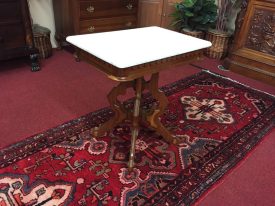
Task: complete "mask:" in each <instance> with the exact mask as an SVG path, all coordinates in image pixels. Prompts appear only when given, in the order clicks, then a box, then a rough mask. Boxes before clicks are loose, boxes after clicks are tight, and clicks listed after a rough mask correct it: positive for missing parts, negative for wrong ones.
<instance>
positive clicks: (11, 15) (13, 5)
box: [0, 0, 22, 22]
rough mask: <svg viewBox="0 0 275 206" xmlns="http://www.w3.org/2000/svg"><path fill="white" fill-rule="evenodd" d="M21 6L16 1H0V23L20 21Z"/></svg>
mask: <svg viewBox="0 0 275 206" xmlns="http://www.w3.org/2000/svg"><path fill="white" fill-rule="evenodd" d="M21 15H22V12H21V4H20V2H18V0H9V1H7V0H4V1H3V0H2V1H1V0H0V21H1V22H6V21H10V20H18V19H21V18H22V17H21Z"/></svg>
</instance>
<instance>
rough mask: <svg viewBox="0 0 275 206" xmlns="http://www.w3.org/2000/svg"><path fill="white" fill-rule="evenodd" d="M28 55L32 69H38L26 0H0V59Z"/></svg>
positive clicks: (36, 53) (36, 51)
mask: <svg viewBox="0 0 275 206" xmlns="http://www.w3.org/2000/svg"><path fill="white" fill-rule="evenodd" d="M23 56H29V57H30V59H31V62H32V65H31V66H32V71H37V70H39V69H40V68H39V64H38V50H37V49H36V48H35V47H34V42H33V34H32V28H31V21H30V14H29V8H28V4H27V1H26V0H0V61H2V60H10V59H13V58H17V57H23Z"/></svg>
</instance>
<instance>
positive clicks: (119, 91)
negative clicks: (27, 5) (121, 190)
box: [93, 73, 178, 170]
mask: <svg viewBox="0 0 275 206" xmlns="http://www.w3.org/2000/svg"><path fill="white" fill-rule="evenodd" d="M158 79H159V73H154V74H152V76H151V79H150V80H149V81H145V80H144V77H141V78H137V79H134V80H132V81H127V82H120V83H119V85H118V86H116V87H114V88H113V89H112V90H111V91H110V93H109V94H108V100H109V102H110V105H111V108H112V109H113V111H114V113H115V114H114V116H113V117H112V118H111V119H110V120H108V121H107V122H105V123H104V124H102V125H100V126H99V127H96V128H94V130H93V135H94V136H96V137H98V136H103V135H104V134H105V133H106V132H107V131H109V130H111V129H112V128H114V127H115V126H117V125H118V124H119V123H121V122H122V121H124V120H130V121H131V122H132V134H131V135H132V138H131V148H130V156H129V163H128V166H129V169H130V170H132V169H133V167H134V156H135V143H136V138H137V136H138V132H139V125H140V123H141V122H143V121H145V122H146V123H147V124H148V125H149V127H150V128H152V129H154V130H155V131H156V132H157V133H158V134H159V135H161V136H162V137H163V138H164V139H165V140H166V141H167V142H169V143H173V144H177V143H178V142H177V139H176V138H174V137H173V136H172V135H171V133H170V132H169V131H168V130H167V129H166V128H165V127H164V126H163V125H162V123H161V122H160V118H159V117H160V116H161V115H162V114H163V113H164V110H165V108H166V106H167V105H168V99H167V97H166V96H165V94H164V93H163V92H161V91H160V90H159V89H158ZM128 88H133V89H134V90H135V104H134V109H133V111H128V110H126V109H125V108H124V105H123V103H122V102H120V101H119V100H118V96H119V95H123V94H125V93H126V90H127V89H128ZM146 89H147V90H149V92H150V93H151V94H152V96H153V97H154V98H155V99H156V100H157V101H158V102H159V104H158V107H157V108H152V109H151V111H149V112H140V103H141V95H142V92H143V91H144V90H146Z"/></svg>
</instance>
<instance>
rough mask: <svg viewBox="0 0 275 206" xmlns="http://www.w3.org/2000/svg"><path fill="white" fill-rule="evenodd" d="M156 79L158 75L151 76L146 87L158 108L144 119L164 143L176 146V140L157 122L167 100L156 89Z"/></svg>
mask: <svg viewBox="0 0 275 206" xmlns="http://www.w3.org/2000/svg"><path fill="white" fill-rule="evenodd" d="M158 79H159V73H155V74H152V77H151V80H150V81H149V82H148V83H147V85H146V87H147V88H148V90H149V91H150V92H151V94H152V96H153V97H154V98H155V99H156V100H158V101H159V106H158V108H156V109H154V110H153V111H152V113H151V114H149V115H148V116H147V117H146V120H147V122H149V124H150V126H151V127H153V128H154V129H155V131H156V132H157V133H159V134H160V135H161V136H162V137H163V138H164V139H165V140H166V141H168V142H170V143H173V144H178V141H177V139H176V138H175V137H173V136H172V135H171V133H170V132H169V131H168V130H167V129H166V128H165V127H164V126H163V124H162V123H161V122H160V120H159V117H160V116H161V115H162V114H163V113H164V111H165V108H166V106H167V105H168V99H167V97H166V96H165V94H164V93H163V92H161V91H160V90H159V89H158Z"/></svg>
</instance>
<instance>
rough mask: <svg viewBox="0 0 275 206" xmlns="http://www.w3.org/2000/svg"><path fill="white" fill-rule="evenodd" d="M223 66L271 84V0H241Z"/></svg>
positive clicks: (274, 80) (274, 81) (274, 15)
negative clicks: (232, 36) (240, 8)
mask: <svg viewBox="0 0 275 206" xmlns="http://www.w3.org/2000/svg"><path fill="white" fill-rule="evenodd" d="M225 67H227V68H229V69H230V70H231V71H233V72H236V73H239V74H242V75H245V76H248V77H251V78H254V79H257V80H260V81H263V82H265V83H267V84H271V85H273V86H275V0H244V1H243V5H242V10H241V12H240V13H239V16H238V18H237V21H236V31H235V38H234V42H233V46H232V49H231V51H230V53H229V57H228V58H227V59H226V61H225Z"/></svg>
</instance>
